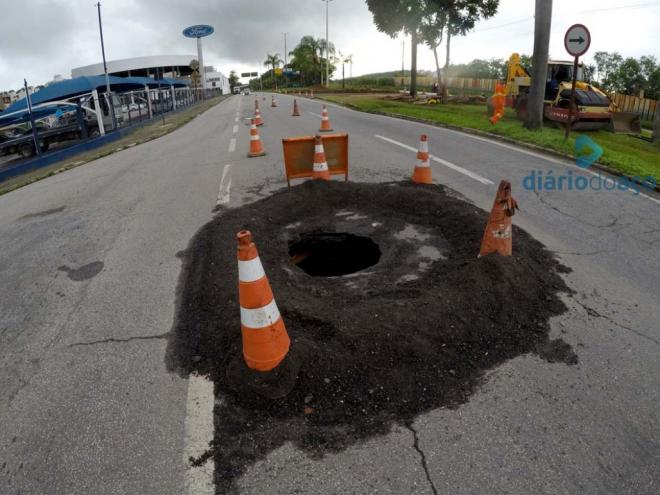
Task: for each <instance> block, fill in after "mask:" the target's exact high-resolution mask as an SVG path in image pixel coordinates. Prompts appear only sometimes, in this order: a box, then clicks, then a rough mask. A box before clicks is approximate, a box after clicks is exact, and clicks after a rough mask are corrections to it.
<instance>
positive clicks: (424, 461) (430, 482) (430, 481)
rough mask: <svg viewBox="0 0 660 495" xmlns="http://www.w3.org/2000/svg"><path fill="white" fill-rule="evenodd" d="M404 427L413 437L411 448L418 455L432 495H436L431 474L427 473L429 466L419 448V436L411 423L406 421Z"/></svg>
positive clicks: (436, 491)
mask: <svg viewBox="0 0 660 495" xmlns="http://www.w3.org/2000/svg"><path fill="white" fill-rule="evenodd" d="M405 425H406V428H408V430H410V433H412V435H413V440H414V443H413V447H414V448H415V450H416V451H417V453H418V454H419V457H420V459H421V461H422V468H423V469H424V473H425V474H426V479H427V481H428V482H429V486H430V487H431V491H432V492H433V495H438V490H437V489H436V488H435V485H434V484H433V480H432V479H431V474H430V473H429V466H428V464H427V463H426V454H425V453H424V451H423V450H422V449H421V448H420V447H419V436H418V435H417V430H415V428H413V425H412V422H409V421H407V422H406V423H405Z"/></svg>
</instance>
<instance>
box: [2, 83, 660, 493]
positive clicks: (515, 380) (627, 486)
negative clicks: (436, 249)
mask: <svg viewBox="0 0 660 495" xmlns="http://www.w3.org/2000/svg"><path fill="white" fill-rule="evenodd" d="M268 98H269V100H268V103H270V96H269V97H268ZM253 100H254V98H253V97H241V96H234V97H232V98H230V99H228V100H226V101H224V102H222V103H221V104H219V105H218V106H216V107H214V108H213V109H211V110H210V111H208V112H206V113H205V114H203V115H202V116H200V117H198V118H197V119H195V120H193V121H192V122H191V123H190V124H188V125H186V126H185V127H183V128H181V129H179V130H177V131H175V132H173V133H171V134H169V135H167V136H165V137H163V138H161V139H158V140H156V141H151V142H148V143H145V144H143V145H140V146H138V147H135V148H131V149H127V150H124V151H121V152H119V153H116V154H114V155H110V156H107V157H105V158H102V159H99V160H97V161H95V162H93V163H90V164H87V165H85V166H82V167H79V168H76V169H74V170H71V171H69V172H66V173H64V174H60V175H57V176H53V177H50V178H48V179H46V180H43V181H40V182H37V183H35V184H32V185H30V186H28V187H24V188H22V189H19V190H16V191H14V192H12V193H10V194H7V195H4V196H1V197H0V253H2V254H1V255H0V280H2V283H1V284H0V314H1V316H0V425H1V427H0V493H3V494H4V493H7V494H12V495H13V494H19V493H20V494H89V493H94V494H99V495H105V494H138V493H139V494H186V493H212V487H211V486H209V485H208V478H209V476H211V475H212V470H213V466H206V467H204V468H201V469H200V468H190V467H189V465H188V463H187V461H186V459H187V457H188V455H199V454H201V453H202V452H203V450H204V448H205V446H206V442H207V441H208V440H209V439H210V435H211V433H212V430H211V431H209V428H212V418H211V417H210V416H209V414H210V409H212V406H213V402H212V401H213V398H212V385H211V386H209V384H208V383H204V380H201V379H198V378H194V379H191V380H188V377H180V376H177V375H174V374H170V373H168V372H167V371H166V367H165V364H164V355H165V348H166V345H167V335H166V334H167V333H168V332H169V331H170V329H171V327H172V321H173V315H174V301H175V291H176V284H177V280H178V276H179V272H180V267H181V265H180V260H179V258H178V257H177V253H178V252H179V251H181V250H182V249H185V248H186V246H187V244H188V242H189V240H190V239H191V237H192V236H193V234H194V233H195V232H196V231H197V230H198V229H199V228H200V227H201V226H202V225H204V224H205V223H206V222H207V221H209V220H210V219H211V218H212V217H213V209H214V208H215V207H216V205H217V204H218V203H220V206H221V207H223V208H227V207H228V208H233V207H236V206H239V205H241V204H244V203H246V202H250V201H253V200H255V199H258V198H262V197H265V196H267V195H269V194H270V193H272V191H274V190H276V189H279V188H281V187H285V181H284V174H283V164H282V155H281V143H280V140H281V138H282V137H285V136H295V135H305V134H312V133H314V132H315V130H316V129H317V128H318V125H319V120H320V119H319V117H318V114H320V112H321V109H320V106H321V104H320V102H318V101H313V100H307V99H301V100H299V102H300V104H301V112H302V114H303V115H302V117H299V118H295V119H294V118H291V117H290V116H289V115H290V113H291V104H292V98H291V97H284V96H282V97H278V100H279V103H280V106H279V107H278V108H270V106H269V105H266V102H262V105H261V107H262V111H263V114H264V119H265V121H266V126H264V127H263V128H261V129H260V131H261V136H262V139H263V141H264V145H265V147H266V150H267V151H268V152H269V154H268V155H267V156H266V157H263V158H258V159H248V158H246V157H245V153H246V152H247V149H248V127H247V125H246V122H245V121H244V118H245V117H247V116H249V114H250V113H251V110H252V108H253ZM329 108H330V112H331V113H330V116H331V121H332V124H333V127H334V128H335V130H337V131H346V132H348V133H349V134H350V140H351V148H350V151H351V166H352V169H351V180H355V181H370V182H373V181H391V180H401V179H403V178H406V177H408V176H409V175H410V173H411V171H412V167H413V165H414V162H415V154H414V153H413V152H411V151H410V150H409V149H407V148H406V146H408V147H413V148H414V147H416V146H417V143H418V140H419V135H420V134H421V133H427V134H428V135H429V140H430V151H431V153H432V154H433V155H434V156H435V157H437V159H436V160H435V161H434V162H433V163H432V168H433V174H434V179H435V180H436V181H437V182H441V183H443V184H445V185H448V186H450V187H452V188H453V189H455V190H456V191H457V192H458V193H460V194H462V195H464V196H465V197H466V198H468V199H469V200H471V201H472V202H474V203H475V204H476V205H478V206H480V207H482V208H484V209H489V208H490V206H491V205H492V201H493V197H494V193H495V190H496V187H497V183H498V182H499V181H500V180H501V179H505V178H506V179H509V180H511V182H512V184H513V190H514V196H515V197H516V198H517V199H518V201H519V203H520V206H521V212H520V214H519V215H517V216H516V217H515V222H516V223H517V225H519V226H521V227H523V228H525V229H526V230H527V231H529V232H530V233H531V234H532V235H534V236H535V237H536V238H538V239H539V240H540V241H541V242H543V243H544V244H546V245H547V246H548V248H549V249H552V250H553V251H555V252H556V253H557V254H558V256H559V257H560V258H561V259H562V260H563V261H564V263H565V264H566V265H568V266H569V267H571V268H572V269H573V271H572V273H570V274H567V275H566V280H567V283H568V285H569V286H570V287H571V288H572V289H573V290H574V291H575V295H574V296H573V297H566V303H567V305H568V306H569V311H568V312H567V313H566V314H564V315H562V316H561V317H559V318H556V319H555V320H553V324H552V326H553V335H554V336H561V337H562V338H563V339H564V340H566V341H567V342H568V343H570V344H571V345H572V346H573V348H574V349H575V351H576V352H577V354H578V356H579V360H580V362H579V364H578V365H576V366H566V365H564V364H561V363H555V364H550V363H548V362H546V361H543V360H541V359H539V358H538V357H536V356H531V355H530V356H523V357H520V358H517V359H514V360H512V361H509V362H508V363H506V364H505V365H503V366H501V367H500V368H498V369H495V370H493V371H492V372H491V373H490V374H489V376H488V378H487V380H486V382H485V385H484V386H483V388H482V389H481V390H480V391H479V392H477V393H476V394H475V395H474V396H473V397H472V399H471V401H470V402H469V403H467V404H465V405H463V406H462V407H460V408H458V409H456V410H447V409H439V410H436V411H433V412H431V413H428V414H425V415H423V416H420V417H418V418H417V420H416V421H415V423H414V425H413V428H412V429H408V428H405V427H396V428H394V429H393V430H392V431H391V432H390V433H389V434H388V435H386V436H383V437H375V438H373V439H371V440H370V441H368V442H365V443H364V444H360V445H356V446H353V447H351V448H349V449H348V450H346V451H343V452H340V453H336V454H329V455H327V456H326V457H324V458H323V459H320V460H319V459H310V458H307V457H305V455H304V454H302V453H300V452H297V451H296V450H295V449H294V448H293V447H292V446H289V445H287V446H285V447H283V448H281V449H279V450H277V451H274V452H272V453H271V454H270V455H269V456H268V458H267V459H266V460H264V461H260V462H258V463H256V464H255V465H253V466H251V467H250V468H249V469H248V471H247V473H246V474H245V476H243V478H242V479H241V480H240V482H239V486H240V490H241V493H244V494H261V493H278V494H288V493H300V494H339V493H342V494H343V493H355V494H367V493H381V494H383V493H391V494H403V493H406V494H407V493H411V494H413V493H414V494H433V493H436V494H437V493H452V494H477V493H479V494H480V493H493V494H495V493H497V494H500V493H502V494H503V493H507V494H529V493H536V494H573V493H584V494H598V495H603V494H613V495H614V494H617V495H622V494H631V495H632V494H649V495H650V494H656V493H658V492H660V359H659V358H660V328H659V325H658V320H659V316H660V309H659V305H658V301H659V300H660V297H659V294H660V254H659V251H658V249H657V246H658V243H660V216H659V215H658V213H659V212H660V199H659V198H658V197H649V196H645V195H635V194H632V193H631V192H622V191H570V192H567V191H564V192H559V191H548V192H546V191H543V192H538V191H537V192H533V191H528V190H526V189H525V188H524V187H523V180H524V178H525V177H526V176H528V175H529V174H530V172H531V171H533V170H536V171H539V170H540V171H543V173H544V174H547V173H548V172H550V171H552V172H553V174H554V175H555V176H557V175H562V174H567V172H568V171H569V170H572V171H573V172H572V173H574V174H576V175H585V176H586V177H592V176H591V175H589V174H588V173H587V172H581V171H579V170H578V169H577V168H576V167H574V166H573V165H572V164H570V163H568V162H563V161H561V160H556V159H553V158H549V157H546V156H543V155H539V154H537V153H533V152H529V151H526V150H521V149H518V148H516V147H513V146H510V145H504V144H501V143H497V142H493V141H490V140H487V139H483V138H479V137H473V136H468V135H464V134H461V133H458V132H454V131H450V130H444V129H438V128H434V127H429V126H425V125H421V124H416V123H411V122H406V121H401V120H395V119H391V118H387V117H380V116H374V115H367V114H362V113H358V112H355V111H352V110H348V109H344V108H341V107H337V106H334V105H330V106H329Z"/></svg>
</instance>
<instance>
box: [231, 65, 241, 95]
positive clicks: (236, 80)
mask: <svg viewBox="0 0 660 495" xmlns="http://www.w3.org/2000/svg"><path fill="white" fill-rule="evenodd" d="M238 85H240V79H239V77H238V74H237V73H236V71H235V70H233V71H231V72H230V73H229V87H230V88H231V89H232V91H233V90H234V87H235V86H238Z"/></svg>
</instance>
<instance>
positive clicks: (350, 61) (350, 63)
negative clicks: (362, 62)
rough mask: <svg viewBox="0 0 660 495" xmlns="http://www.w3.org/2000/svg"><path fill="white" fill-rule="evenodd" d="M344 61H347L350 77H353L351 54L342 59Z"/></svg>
mask: <svg viewBox="0 0 660 495" xmlns="http://www.w3.org/2000/svg"><path fill="white" fill-rule="evenodd" d="M344 63H347V64H349V65H350V67H351V72H350V77H351V79H352V78H353V54H351V55H349V56H348V57H346V59H345V60H344Z"/></svg>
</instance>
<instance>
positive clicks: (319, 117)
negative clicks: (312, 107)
mask: <svg viewBox="0 0 660 495" xmlns="http://www.w3.org/2000/svg"><path fill="white" fill-rule="evenodd" d="M307 113H308V114H310V115H313V116H314V117H316V118H318V119H322V118H323V117H321V116H320V115H319V114H318V113H314V112H307Z"/></svg>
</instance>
